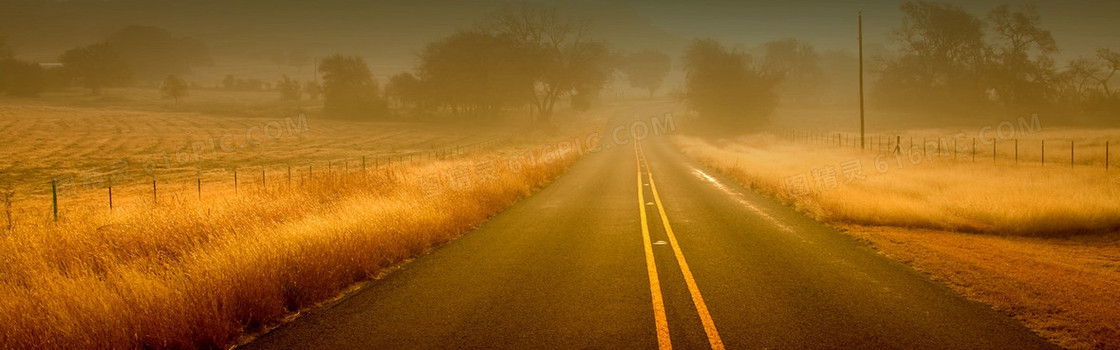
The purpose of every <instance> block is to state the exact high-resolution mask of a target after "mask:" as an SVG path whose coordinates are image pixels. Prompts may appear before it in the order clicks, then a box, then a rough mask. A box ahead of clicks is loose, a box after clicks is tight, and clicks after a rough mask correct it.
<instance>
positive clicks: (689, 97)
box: [684, 39, 777, 132]
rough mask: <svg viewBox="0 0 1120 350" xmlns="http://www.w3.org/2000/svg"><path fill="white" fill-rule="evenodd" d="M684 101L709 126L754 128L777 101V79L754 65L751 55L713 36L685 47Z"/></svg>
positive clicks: (731, 129) (739, 129)
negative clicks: (726, 45) (764, 73)
mask: <svg viewBox="0 0 1120 350" xmlns="http://www.w3.org/2000/svg"><path fill="white" fill-rule="evenodd" d="M684 65H685V88H686V92H685V100H686V102H687V103H688V105H689V107H690V108H692V109H693V110H695V111H696V112H698V113H699V114H700V117H701V118H702V119H703V120H704V121H706V122H707V124H708V125H710V126H713V127H716V128H719V129H720V130H723V131H726V132H743V131H751V130H757V128H759V127H761V126H763V125H765V124H767V123H768V122H769V116H770V113H771V112H772V111H773V109H774V106H775V104H776V102H777V98H776V96H775V95H774V92H773V88H774V86H775V84H776V83H777V80H776V79H775V78H773V77H768V76H765V75H763V74H762V73H761V72H760V71H759V70H758V69H756V68H755V67H753V65H752V62H751V57H750V56H749V55H747V54H745V53H741V52H738V51H728V50H727V49H726V48H724V47H723V45H720V44H719V43H718V42H716V41H715V40H712V39H695V40H693V41H692V44H690V45H689V46H688V47H687V48H686V49H685V55H684Z"/></svg>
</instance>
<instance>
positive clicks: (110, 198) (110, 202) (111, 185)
mask: <svg viewBox="0 0 1120 350" xmlns="http://www.w3.org/2000/svg"><path fill="white" fill-rule="evenodd" d="M112 210H113V183H109V211H112Z"/></svg>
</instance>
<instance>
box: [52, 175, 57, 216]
mask: <svg viewBox="0 0 1120 350" xmlns="http://www.w3.org/2000/svg"><path fill="white" fill-rule="evenodd" d="M51 212H53V213H54V221H58V182H57V181H55V179H51Z"/></svg>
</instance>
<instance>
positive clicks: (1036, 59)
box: [988, 4, 1058, 104]
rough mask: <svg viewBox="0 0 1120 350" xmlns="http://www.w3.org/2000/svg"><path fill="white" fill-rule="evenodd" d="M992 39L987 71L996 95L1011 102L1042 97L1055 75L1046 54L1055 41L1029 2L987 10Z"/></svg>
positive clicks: (1038, 100)
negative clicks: (992, 78) (995, 87)
mask: <svg viewBox="0 0 1120 350" xmlns="http://www.w3.org/2000/svg"><path fill="white" fill-rule="evenodd" d="M988 21H989V23H991V24H992V26H993V27H994V28H993V29H994V32H995V37H996V43H995V46H994V48H993V51H994V55H993V56H994V57H993V62H992V63H993V64H992V69H991V71H992V72H993V75H994V83H995V84H996V86H997V87H998V90H999V92H1000V97H1001V98H1002V99H1003V100H1005V101H1007V102H1012V103H1015V104H1023V103H1032V102H1033V103H1037V102H1041V101H1045V100H1046V97H1047V95H1048V93H1047V92H1048V91H1049V90H1051V88H1052V86H1053V85H1054V84H1053V81H1054V79H1055V78H1056V75H1055V69H1054V61H1053V59H1051V58H1050V55H1051V54H1053V53H1055V52H1057V51H1058V45H1057V44H1056V43H1055V42H1054V37H1053V36H1052V35H1051V34H1050V31H1049V30H1046V29H1043V28H1042V19H1041V17H1040V16H1039V15H1038V11H1037V10H1036V9H1035V6H1034V5H1032V4H1027V5H1023V6H1020V7H1016V8H1012V7H1011V6H1008V5H1000V6H998V7H996V8H995V9H993V10H992V11H991V12H989V13H988Z"/></svg>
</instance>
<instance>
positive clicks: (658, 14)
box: [0, 0, 1120, 68]
mask: <svg viewBox="0 0 1120 350" xmlns="http://www.w3.org/2000/svg"><path fill="white" fill-rule="evenodd" d="M904 2H905V1H902V0H891V1H829V0H815V1H814V0H794V1H728V0H700V1H664V0H663V1H643V0H606V1H570V2H567V3H566V4H567V5H568V6H570V7H572V8H575V9H576V12H577V13H581V14H583V15H585V16H587V17H592V18H593V20H594V21H595V23H596V24H595V25H596V28H597V29H598V30H599V33H600V34H601V35H602V36H603V37H604V39H606V40H608V41H610V42H611V43H612V44H613V45H614V46H615V47H617V48H619V49H622V50H638V49H643V48H658V49H662V50H665V51H668V52H670V53H671V54H673V55H674V56H676V55H677V52H676V51H677V50H679V48H680V47H683V45H684V44H686V43H687V42H688V40H690V39H691V38H693V37H713V38H717V39H719V40H721V41H723V42H725V43H726V44H728V45H730V46H739V47H745V48H750V47H755V46H757V45H759V44H761V43H763V42H765V41H768V40H773V39H778V38H787V37H795V38H799V39H803V40H808V41H810V42H812V43H813V44H815V45H816V46H817V47H818V48H820V49H829V48H842V49H850V50H854V49H855V38H856V13H858V12H859V11H863V13H864V36H865V42H866V43H868V44H870V45H875V44H889V42H888V41H887V34H888V33H889V31H890V29H891V28H893V27H897V26H898V25H899V23H900V19H901V12H900V11H899V9H898V8H899V5H901V4H902V3H904ZM955 3H958V4H960V5H962V6H963V7H964V8H966V9H967V10H969V11H970V12H971V13H972V14H973V15H976V16H978V17H981V18H983V17H984V15H985V14H986V13H987V11H988V10H990V9H991V8H992V7H994V6H996V5H997V4H1000V3H1009V4H1017V3H1020V2H1018V1H994V0H980V1H967V2H965V1H955ZM501 4H503V2H502V1H497V0H482V1H456V0H420V1H402V0H392V1H347V0H329V1H266V0H241V1H216V0H182V1H150V0H128V1H113V0H79V1H27V0H0V36H4V37H7V41H8V42H9V43H10V44H11V45H12V46H14V47H15V49H16V51H17V53H20V55H21V56H22V57H24V58H26V59H31V60H37V61H52V60H54V59H55V58H56V57H57V56H58V54H60V53H61V52H62V51H64V50H66V49H68V48H72V47H75V46H79V45H87V44H90V43H93V42H96V41H98V40H101V39H103V38H104V37H106V36H108V35H109V34H110V33H112V32H114V31H116V30H118V29H120V28H123V27H124V26H126V25H129V24H140V25H153V26H159V27H163V28H166V29H169V30H171V31H172V32H174V33H176V34H177V35H183V36H195V37H198V38H201V39H203V40H205V41H206V42H207V43H208V44H209V45H210V46H211V47H212V49H213V51H214V54H215V56H216V57H215V58H216V59H217V60H218V61H219V64H221V61H222V59H223V57H226V56H237V55H240V56H245V55H248V56H254V55H255V56H262V55H267V54H268V53H269V52H275V51H282V50H292V49H303V50H307V51H309V52H310V53H312V54H327V53H334V52H340V53H348V54H361V55H363V56H365V57H366V58H367V60H369V61H370V62H371V63H372V64H373V65H379V64H380V65H384V66H386V68H389V67H399V68H406V67H409V66H411V62H413V61H414V58H415V54H416V53H417V52H418V51H419V50H420V48H421V47H423V45H425V44H426V43H428V42H431V41H433V40H437V39H439V38H441V37H444V36H447V35H449V34H451V33H452V32H453V31H454V30H456V29H459V28H466V27H470V26H472V25H473V24H474V23H477V22H478V21H479V20H481V19H482V18H483V17H484V16H485V15H486V14H487V13H489V12H491V11H493V10H494V9H496V8H498V7H500V6H501ZM1036 4H1037V5H1038V9H1039V12H1040V14H1041V15H1042V19H1043V25H1044V27H1045V28H1048V29H1050V30H1051V31H1052V32H1053V34H1054V38H1055V39H1056V40H1057V42H1058V45H1059V48H1060V49H1061V53H1060V54H1059V55H1057V58H1058V61H1059V64H1062V63H1063V62H1064V61H1065V60H1067V59H1069V58H1072V57H1075V56H1077V55H1091V54H1092V52H1093V50H1095V49H1097V48H1102V47H1108V48H1113V49H1120V24H1117V21H1116V19H1114V18H1113V16H1115V15H1116V14H1118V13H1120V1H1105V0H1077V1H1060V2H1059V1H1048V2H1036Z"/></svg>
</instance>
